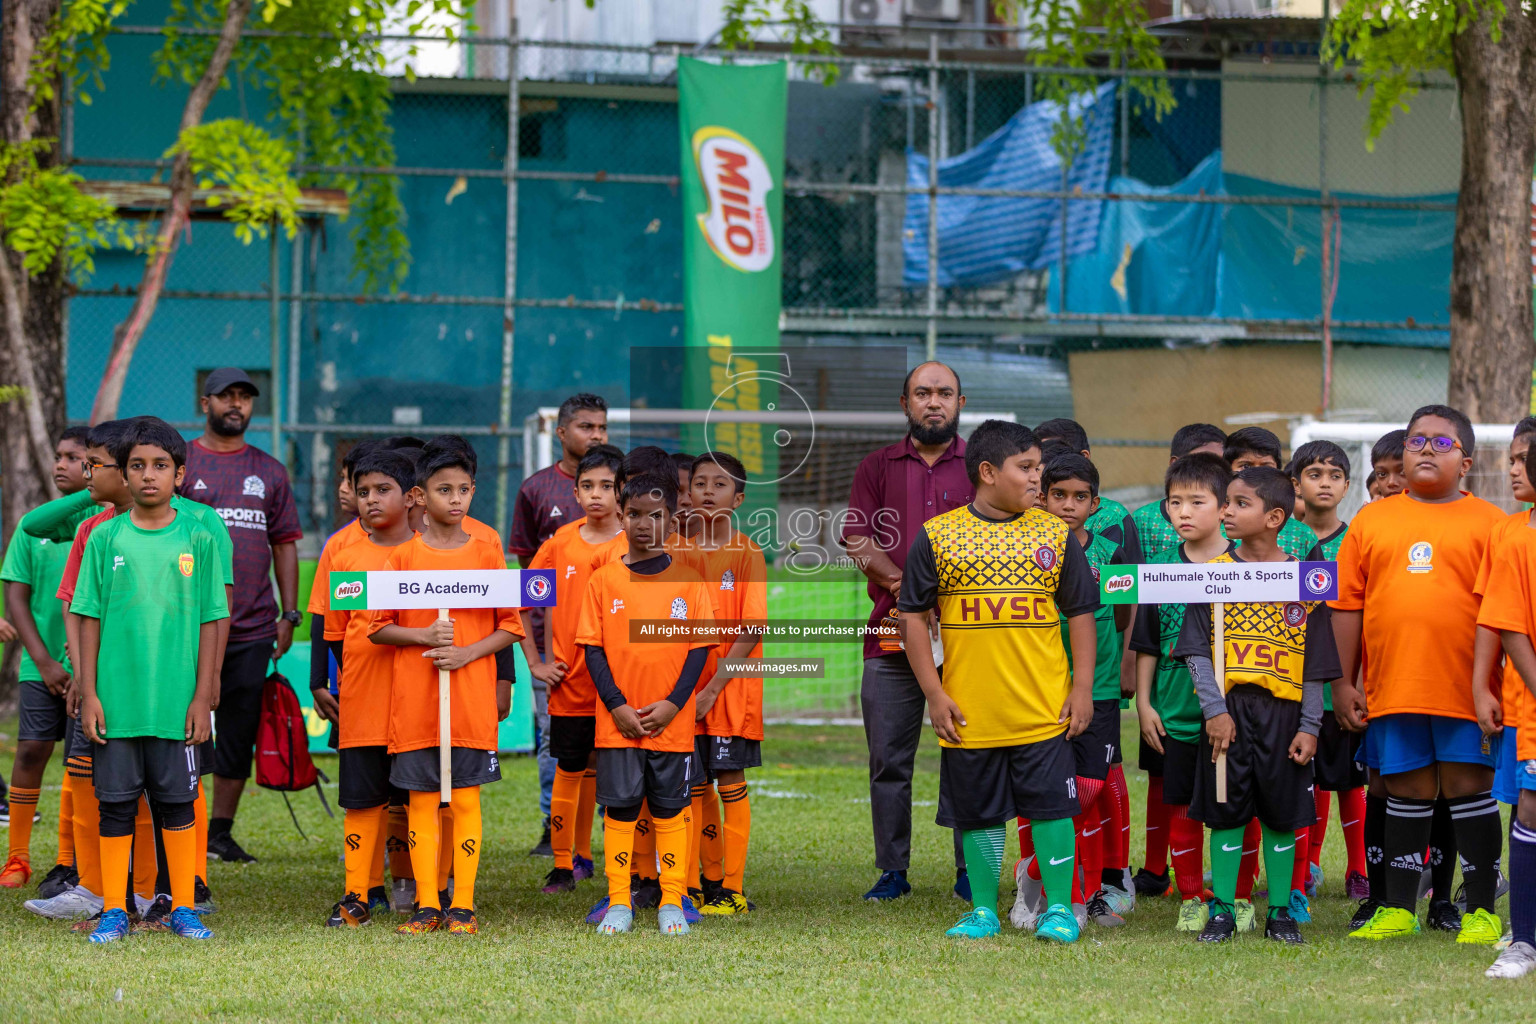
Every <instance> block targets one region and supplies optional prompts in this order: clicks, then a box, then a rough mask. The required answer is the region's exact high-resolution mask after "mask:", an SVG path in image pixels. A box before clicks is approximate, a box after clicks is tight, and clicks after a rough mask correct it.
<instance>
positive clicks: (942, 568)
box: [896, 505, 1099, 747]
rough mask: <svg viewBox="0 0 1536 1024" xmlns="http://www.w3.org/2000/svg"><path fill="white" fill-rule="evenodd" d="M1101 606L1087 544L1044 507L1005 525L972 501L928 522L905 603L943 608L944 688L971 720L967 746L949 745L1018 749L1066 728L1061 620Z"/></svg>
mask: <svg viewBox="0 0 1536 1024" xmlns="http://www.w3.org/2000/svg"><path fill="white" fill-rule="evenodd" d="M1098 606H1099V592H1098V587H1097V585H1096V584H1095V583H1094V580H1093V574H1092V571H1091V570H1090V569H1089V567H1088V560H1087V558H1085V557H1084V555H1083V549H1082V546H1081V545H1079V544H1078V542H1077V539H1076V538H1074V537H1073V536H1072V534H1071V531H1069V530H1068V529H1067V526H1066V524H1065V523H1063V522H1062V521H1061V520H1060V519H1058V518H1056V517H1055V516H1053V515H1051V514H1050V513H1048V512H1046V511H1045V510H1044V509H1030V510H1029V511H1027V512H1021V513H1019V514H1018V515H1016V516H1012V517H1010V518H1008V519H1004V520H1000V521H999V520H993V519H987V518H985V517H983V516H982V515H980V514H979V513H978V512H977V511H976V509H975V507H974V506H971V505H967V506H966V507H965V508H957V509H955V510H953V511H951V512H946V513H944V514H943V515H940V516H935V517H934V518H932V519H930V520H928V521H927V522H926V523H924V524H923V530H922V532H921V533H919V534H918V535H917V539H916V540H914V541H913V542H912V550H911V551H910V552H908V554H907V564H906V568H905V569H904V570H903V572H902V577H901V597H900V598H899V599H898V600H897V602H896V607H897V608H899V609H900V610H901V611H904V612H924V611H928V610H929V609H931V608H934V607H937V608H938V610H939V625H940V627H941V636H942V638H943V643H944V692H945V693H947V694H949V696H950V697H951V698H952V699H953V700H954V702H955V703H956V704H958V705H959V706H960V712H961V715H962V716H963V717H964V718H965V720H966V724H965V725H963V726H960V727H959V733H960V743H959V744H951V743H944V741H942V740H941V741H940V742H941V743H943V744H944V745H945V746H956V745H958V746H961V747H1011V746H1018V745H1020V744H1024V743H1038V742H1039V741H1041V740H1044V739H1049V738H1050V737H1052V736H1056V735H1059V734H1060V733H1062V732H1063V731H1065V729H1066V726H1065V725H1064V724H1062V723H1061V722H1060V721H1059V720H1058V719H1059V717H1060V715H1061V706H1062V704H1064V703H1065V702H1066V699H1067V693H1068V692H1069V691H1070V690H1071V688H1072V673H1071V668H1070V667H1069V665H1068V662H1067V651H1066V648H1065V647H1063V646H1062V629H1061V621H1062V619H1064V618H1069V617H1071V616H1073V615H1080V614H1083V613H1092V612H1093V611H1095V610H1096V609H1097V608H1098Z"/></svg>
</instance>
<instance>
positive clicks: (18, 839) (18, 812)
mask: <svg viewBox="0 0 1536 1024" xmlns="http://www.w3.org/2000/svg"><path fill="white" fill-rule="evenodd" d="M40 792H42V791H41V790H39V789H37V788H36V787H29V786H12V787H11V796H10V801H11V840H10V849H9V850H8V851H7V853H6V857H7V858H8V859H9V858H10V857H16V858H18V859H20V860H22V861H24V862H25V863H27V864H28V865H30V864H31V863H32V850H31V846H32V815H34V814H36V813H37V797H38V794H39V793H40Z"/></svg>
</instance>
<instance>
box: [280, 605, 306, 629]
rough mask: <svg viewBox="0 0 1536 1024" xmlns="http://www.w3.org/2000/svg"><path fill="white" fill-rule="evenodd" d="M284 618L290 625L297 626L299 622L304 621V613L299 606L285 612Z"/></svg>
mask: <svg viewBox="0 0 1536 1024" xmlns="http://www.w3.org/2000/svg"><path fill="white" fill-rule="evenodd" d="M282 620H283V621H284V622H286V623H288V624H289V625H292V626H297V625H298V624H299V623H301V622H303V621H304V615H303V613H301V612H300V611H299V610H298V609H297V608H294V609H291V610H289V611H286V612H283V614H282Z"/></svg>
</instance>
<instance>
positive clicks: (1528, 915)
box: [1509, 804, 1536, 945]
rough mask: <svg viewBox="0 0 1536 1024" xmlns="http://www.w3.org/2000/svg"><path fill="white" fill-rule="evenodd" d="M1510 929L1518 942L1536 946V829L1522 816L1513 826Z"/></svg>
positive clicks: (1511, 841) (1511, 839)
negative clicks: (1525, 821)
mask: <svg viewBox="0 0 1536 1024" xmlns="http://www.w3.org/2000/svg"><path fill="white" fill-rule="evenodd" d="M1515 806H1516V815H1518V813H1519V805H1518V804H1516V805H1515ZM1509 927H1510V931H1511V932H1512V933H1513V938H1514V941H1516V942H1528V943H1531V944H1532V945H1536V828H1527V827H1526V826H1524V825H1522V824H1520V819H1519V818H1518V816H1516V817H1512V818H1511V819H1510V823H1509Z"/></svg>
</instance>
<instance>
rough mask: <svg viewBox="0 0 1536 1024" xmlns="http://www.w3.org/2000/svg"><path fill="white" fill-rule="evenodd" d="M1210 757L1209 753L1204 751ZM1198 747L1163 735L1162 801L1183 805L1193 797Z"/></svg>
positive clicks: (1178, 805) (1172, 804)
mask: <svg viewBox="0 0 1536 1024" xmlns="http://www.w3.org/2000/svg"><path fill="white" fill-rule="evenodd" d="M1206 757H1207V758H1209V757H1210V753H1209V752H1207V753H1206ZM1199 760H1200V748H1199V747H1198V746H1197V745H1196V744H1194V743H1185V742H1184V741H1183V740H1176V739H1174V738H1173V737H1172V736H1164V737H1163V803H1164V804H1166V805H1167V806H1169V807H1183V806H1185V805H1186V804H1188V803H1190V802H1192V801H1193V800H1194V799H1195V765H1196V763H1197V762H1198V761H1199Z"/></svg>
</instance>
